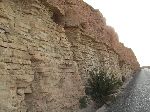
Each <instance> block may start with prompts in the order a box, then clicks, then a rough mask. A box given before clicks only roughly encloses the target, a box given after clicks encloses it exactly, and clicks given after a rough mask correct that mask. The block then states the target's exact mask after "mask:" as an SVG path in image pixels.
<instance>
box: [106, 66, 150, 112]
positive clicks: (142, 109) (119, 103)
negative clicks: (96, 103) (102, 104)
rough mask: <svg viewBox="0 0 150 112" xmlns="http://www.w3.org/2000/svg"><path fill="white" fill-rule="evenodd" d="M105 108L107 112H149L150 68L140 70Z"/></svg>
mask: <svg viewBox="0 0 150 112" xmlns="http://www.w3.org/2000/svg"><path fill="white" fill-rule="evenodd" d="M107 110H108V111H107V112H150V69H146V68H145V69H143V70H141V72H140V73H138V74H137V75H136V76H135V77H134V78H133V79H132V80H131V82H130V83H129V84H128V85H127V87H126V88H125V90H124V92H123V94H122V95H120V96H118V98H117V100H116V101H115V102H114V103H113V104H112V105H111V106H110V107H109V109H107Z"/></svg>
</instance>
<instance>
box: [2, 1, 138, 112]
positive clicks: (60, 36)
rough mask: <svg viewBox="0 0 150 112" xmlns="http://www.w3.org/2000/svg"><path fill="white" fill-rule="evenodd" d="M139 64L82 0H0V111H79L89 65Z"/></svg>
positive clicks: (118, 67)
mask: <svg viewBox="0 0 150 112" xmlns="http://www.w3.org/2000/svg"><path fill="white" fill-rule="evenodd" d="M96 67H99V68H104V69H108V70H110V71H113V72H115V73H118V77H119V78H121V77H122V76H130V75H131V74H132V73H133V72H134V71H136V70H137V69H138V68H139V64H138V62H137V60H136V57H135V55H134V53H133V52H132V50H131V49H129V48H126V47H124V45H123V44H121V43H120V42H119V41H118V37H117V34H116V33H115V31H114V30H113V29H112V28H111V27H108V26H107V25H106V23H105V18H104V17H103V16H102V14H101V13H100V12H99V11H97V10H94V9H93V8H92V7H91V6H89V5H87V4H86V3H84V2H83V1H82V0H0V99H1V102H0V112H76V111H78V110H79V98H80V97H81V96H83V95H84V84H85V82H86V78H87V77H88V76H87V70H91V69H93V68H96Z"/></svg>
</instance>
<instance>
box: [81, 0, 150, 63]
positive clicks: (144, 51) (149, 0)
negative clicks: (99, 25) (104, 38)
mask: <svg viewBox="0 0 150 112" xmlns="http://www.w3.org/2000/svg"><path fill="white" fill-rule="evenodd" d="M83 1H85V2H86V3H88V4H90V5H91V6H93V7H94V8H95V9H99V10H100V12H101V13H102V14H103V16H104V17H105V18H106V22H107V24H108V25H110V26H112V27H114V29H115V31H116V32H117V33H118V35H119V40H120V42H123V43H124V45H125V46H127V47H129V48H131V49H132V50H133V52H134V53H135V55H136V57H137V59H138V61H139V63H140V65H141V66H144V65H150V49H149V48H150V0H83Z"/></svg>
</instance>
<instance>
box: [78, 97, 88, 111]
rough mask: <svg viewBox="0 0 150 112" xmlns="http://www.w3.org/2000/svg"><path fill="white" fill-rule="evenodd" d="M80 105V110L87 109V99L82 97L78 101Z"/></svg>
mask: <svg viewBox="0 0 150 112" xmlns="http://www.w3.org/2000/svg"><path fill="white" fill-rule="evenodd" d="M79 103H80V109H83V108H86V107H87V99H86V96H83V97H81V98H80V99H79Z"/></svg>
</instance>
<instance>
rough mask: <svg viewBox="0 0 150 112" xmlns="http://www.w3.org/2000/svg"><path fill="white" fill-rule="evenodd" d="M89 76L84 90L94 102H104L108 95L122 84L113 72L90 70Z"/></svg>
mask: <svg viewBox="0 0 150 112" xmlns="http://www.w3.org/2000/svg"><path fill="white" fill-rule="evenodd" d="M89 76H90V77H89V79H88V81H87V85H86V87H85V92H86V94H87V95H89V96H90V97H91V99H92V100H93V101H94V102H95V103H96V104H106V101H107V100H108V96H110V95H112V94H113V93H115V92H116V90H117V89H118V88H119V87H120V86H121V85H122V82H121V81H120V80H119V79H117V78H116V77H115V74H113V73H109V74H107V72H104V71H98V70H92V71H90V72H89Z"/></svg>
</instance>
